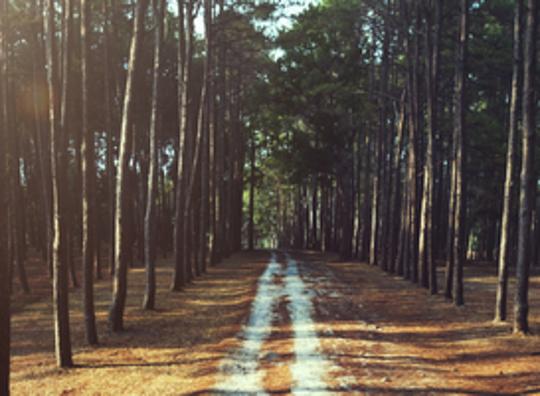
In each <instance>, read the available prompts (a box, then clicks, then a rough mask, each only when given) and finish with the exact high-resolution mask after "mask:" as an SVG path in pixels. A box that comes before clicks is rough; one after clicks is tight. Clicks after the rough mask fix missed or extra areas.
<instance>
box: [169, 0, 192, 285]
mask: <svg viewBox="0 0 540 396" xmlns="http://www.w3.org/2000/svg"><path fill="white" fill-rule="evenodd" d="M188 1H191V0H188ZM184 3H185V1H184V0H178V10H179V11H178V21H179V27H178V29H179V43H178V62H177V67H178V78H177V82H178V122H179V130H178V148H177V153H176V158H177V161H176V165H177V174H176V193H175V194H176V196H175V203H176V205H175V216H174V274H173V280H172V284H171V290H172V291H180V290H181V289H182V287H184V285H185V284H186V281H187V280H186V269H185V266H186V265H187V263H186V262H185V261H184V255H185V252H184V248H185V247H184V244H183V243H184V219H183V217H184V200H185V174H184V168H185V165H184V162H185V161H186V158H185V157H186V154H187V151H186V147H185V146H186V128H185V127H186V125H185V122H186V121H185V118H186V117H187V115H184V112H185V111H186V110H185V108H186V106H187V105H186V101H187V95H188V92H187V86H186V85H185V73H186V67H185V65H186V56H187V54H186V32H185V18H184Z"/></svg>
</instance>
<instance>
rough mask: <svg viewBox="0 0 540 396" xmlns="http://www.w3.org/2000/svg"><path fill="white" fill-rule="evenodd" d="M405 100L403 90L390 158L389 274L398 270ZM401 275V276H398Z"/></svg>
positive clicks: (405, 92)
mask: <svg viewBox="0 0 540 396" xmlns="http://www.w3.org/2000/svg"><path fill="white" fill-rule="evenodd" d="M406 100H407V91H406V90H404V91H403V93H402V95H401V101H400V105H399V116H398V121H397V126H396V129H397V137H396V142H395V146H394V155H393V157H392V159H393V163H392V170H391V177H390V180H391V189H390V208H391V210H390V216H389V219H388V221H389V228H388V232H389V233H390V235H389V237H388V244H387V247H386V249H388V251H389V252H388V260H389V266H390V268H389V269H390V272H392V273H394V272H396V271H397V270H398V266H397V265H396V264H397V260H396V258H397V256H398V251H399V235H400V223H401V216H400V213H401V211H402V208H403V205H401V203H400V195H401V194H402V191H401V180H400V176H401V172H400V169H401V152H402V150H403V140H404V139H403V137H404V135H405V127H406V125H405V124H406V114H405V106H406ZM400 275H401V274H400Z"/></svg>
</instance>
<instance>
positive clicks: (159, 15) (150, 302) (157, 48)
mask: <svg viewBox="0 0 540 396" xmlns="http://www.w3.org/2000/svg"><path fill="white" fill-rule="evenodd" d="M165 4H166V2H165V0H154V1H153V15H154V23H155V28H154V29H155V31H154V66H153V82H152V109H151V112H152V113H151V116H150V136H149V168H148V192H147V195H146V212H145V216H144V265H145V268H146V289H145V293H144V301H143V308H144V309H147V310H151V309H154V308H155V300H156V263H155V260H156V248H155V242H156V238H155V230H156V219H155V217H156V214H155V212H156V205H155V201H156V193H157V171H158V169H157V167H158V158H157V136H156V135H157V128H158V120H159V103H160V78H161V47H162V43H163V17H164V8H165Z"/></svg>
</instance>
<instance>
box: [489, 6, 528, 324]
mask: <svg viewBox="0 0 540 396" xmlns="http://www.w3.org/2000/svg"><path fill="white" fill-rule="evenodd" d="M522 16H523V0H517V1H516V7H515V11H514V50H513V68H512V93H511V98H510V120H509V130H508V147H507V152H506V179H505V182H504V197H503V212H502V218H501V236H500V241H499V277H498V283H497V300H496V303H495V322H501V321H504V320H506V300H507V293H508V267H509V264H510V245H509V238H510V234H511V231H512V226H513V223H514V222H513V217H514V216H513V213H512V212H513V208H514V201H515V199H514V195H515V183H516V180H515V179H516V178H515V168H516V162H517V158H516V157H517V150H516V146H517V143H518V141H517V140H518V118H519V113H518V112H519V108H518V103H519V95H520V92H521V89H520V86H519V82H520V76H521V68H522V65H523V63H522V62H523V61H522V43H521V36H522V33H523V27H522V26H523V25H522Z"/></svg>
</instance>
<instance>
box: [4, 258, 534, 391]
mask: <svg viewBox="0 0 540 396" xmlns="http://www.w3.org/2000/svg"><path fill="white" fill-rule="evenodd" d="M291 256H292V258H290V257H287V255H285V254H283V253H279V254H277V256H276V258H277V262H278V263H279V268H274V271H272V272H271V273H270V275H271V276H270V277H269V278H268V279H267V281H268V282H266V283H264V284H265V285H266V286H261V285H262V283H261V281H260V279H261V278H262V275H263V274H264V273H266V271H267V268H268V264H269V261H270V257H271V255H270V253H268V252H256V253H250V254H247V253H243V254H239V255H236V256H234V257H232V258H231V259H229V260H227V261H226V262H225V263H223V264H220V266H218V267H217V268H212V269H211V270H210V272H209V273H208V274H207V275H205V276H203V277H202V278H200V279H199V280H197V281H196V282H194V283H193V284H192V285H190V286H189V287H187V288H186V290H185V291H184V292H182V293H177V294H173V293H170V292H169V291H168V283H169V279H170V269H169V267H168V265H167V263H162V265H161V266H160V271H159V276H158V284H159V293H158V298H157V301H158V310H157V311H156V312H149V313H148V312H144V311H142V310H141V309H140V308H139V307H140V303H141V301H142V292H143V289H144V287H143V281H144V278H143V271H142V270H139V269H137V270H132V271H131V272H130V294H129V299H128V303H129V306H128V310H127V313H126V325H127V327H128V329H127V331H126V332H125V333H123V334H120V335H117V334H112V333H110V332H109V331H108V330H107V328H106V314H107V307H108V302H109V299H110V282H109V281H108V280H106V281H103V282H100V283H99V284H98V285H97V290H96V294H97V295H98V296H99V299H98V301H97V310H98V320H99V331H100V336H101V338H100V342H101V345H100V346H99V347H98V348H95V349H90V348H87V347H85V346H84V339H83V336H82V326H81V325H80V324H81V309H80V307H81V300H80V291H74V292H73V293H72V318H73V320H72V331H73V341H74V352H75V355H74V359H75V362H76V363H77V365H78V367H77V368H75V369H72V370H58V369H56V368H55V366H54V359H53V356H52V353H51V351H52V349H53V339H52V322H51V312H50V311H51V309H50V304H49V298H48V286H47V284H43V283H36V281H34V284H33V286H34V289H37V290H36V292H35V293H34V294H33V295H32V296H23V295H19V294H17V296H16V299H15V300H16V301H15V309H16V313H15V315H14V318H13V333H14V346H13V349H14V350H13V354H14V357H13V377H12V378H13V391H14V394H15V395H124V394H125V395H157V394H159V395H180V394H194V395H206V394H239V393H238V392H234V391H232V390H231V389H229V388H227V389H223V388H222V386H223V384H224V383H231V377H232V376H235V375H236V376H240V377H241V375H242V371H241V370H246V367H247V368H248V369H247V370H251V368H252V367H253V363H255V367H257V371H258V378H259V379H260V381H259V380H258V381H259V382H260V384H259V385H260V392H265V393H268V394H291V393H295V394H305V395H311V394H321V395H322V394H376V395H379V394H381V395H384V394H391V395H395V394H414V395H417V394H493V395H507V394H508V395H513V394H515V395H517V394H540V337H538V336H529V337H516V336H512V335H511V334H510V327H509V325H493V324H492V322H491V318H492V309H493V300H494V284H495V277H494V271H493V269H492V268H491V267H489V266H487V265H485V264H484V265H482V264H474V265H470V266H468V267H467V268H466V276H467V282H466V299H467V305H466V307H464V308H460V309H458V308H455V307H453V306H452V305H451V304H449V303H448V302H446V301H445V300H444V298H443V297H442V296H435V297H432V296H429V295H428V294H427V292H426V291H425V290H423V289H420V288H418V287H416V286H414V285H412V284H410V283H409V282H407V281H403V280H401V279H399V278H397V277H393V276H390V275H386V274H384V273H383V272H381V271H380V270H379V269H378V268H371V267H369V266H367V265H364V264H360V263H342V262H337V261H336V260H335V257H333V256H323V255H320V254H316V253H309V252H301V253H300V252H297V253H293V254H291ZM291 261H293V262H294V264H292V262H291ZM32 270H33V271H34V278H33V279H37V276H36V274H37V272H40V271H43V268H41V267H37V266H36V265H34V266H32ZM441 276H442V273H441ZM441 280H442V278H441ZM511 286H512V287H513V285H511ZM539 286H540V278H538V277H534V278H533V282H532V287H531V297H532V299H531V324H532V329H533V331H534V332H535V333H540V315H539V314H540V293H539V291H538V290H539ZM265 288H266V289H267V291H266V292H264V289H265ZM261 290H262V291H261ZM272 290H273V291H272ZM261 294H262V297H261ZM257 301H259V305H257V304H258V303H257ZM260 304H263V305H262V306H265V305H266V306H267V307H270V308H269V309H270V312H271V315H270V317H269V318H262V319H261V318H253V309H254V308H255V307H260V306H261V305H260ZM267 319H268V320H267ZM267 322H268V323H269V325H268V324H267ZM250 323H257V324H258V325H259V327H254V328H252V331H254V332H252V333H248V330H249V328H250ZM246 334H251V335H250V336H249V337H248V336H246ZM254 335H255V336H254ZM259 335H262V336H261V337H260V339H258V338H257V337H259ZM246 340H247V341H249V342H247V341H246ZM254 341H256V342H255V344H254V343H253V342H254ZM246 342H247V343H246ZM253 345H256V346H255V348H256V351H255V352H256V353H255V354H253V353H249V352H248V353H247V354H244V355H245V356H250V359H253V356H257V362H251V365H250V364H247V365H245V364H241V365H240V369H241V370H240V372H238V370H236V371H235V370H234V369H232V370H231V366H230V362H231V360H234V359H235V357H236V358H238V356H239V355H238V351H244V352H245V351H250V350H251V351H253V349H250V348H252V347H253ZM246 348H247V349H246ZM250 367H251V368H250ZM319 381H322V382H319ZM233 382H234V381H233ZM257 393H259V391H257V390H256V389H255V390H253V389H252V392H246V394H257Z"/></svg>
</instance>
